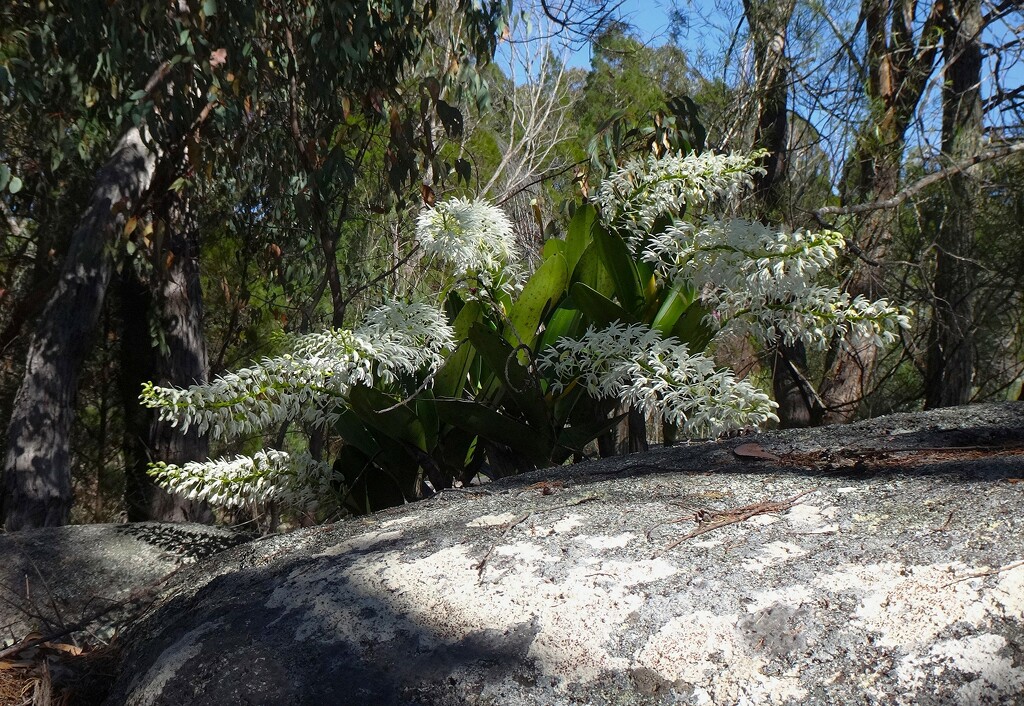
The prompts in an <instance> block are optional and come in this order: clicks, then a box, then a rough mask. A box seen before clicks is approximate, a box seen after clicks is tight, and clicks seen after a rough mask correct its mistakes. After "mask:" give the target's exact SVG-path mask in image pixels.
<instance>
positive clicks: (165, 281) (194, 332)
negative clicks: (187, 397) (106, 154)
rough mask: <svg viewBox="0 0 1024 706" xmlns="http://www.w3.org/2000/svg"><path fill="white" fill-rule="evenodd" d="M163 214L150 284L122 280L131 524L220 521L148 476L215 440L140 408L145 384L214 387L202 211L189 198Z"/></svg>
mask: <svg viewBox="0 0 1024 706" xmlns="http://www.w3.org/2000/svg"><path fill="white" fill-rule="evenodd" d="M156 215H157V227H156V229H157V232H158V233H162V237H158V238H156V242H160V243H162V246H163V247H161V248H160V249H158V250H157V251H156V252H155V253H153V254H152V261H153V266H154V272H153V273H152V274H151V275H150V276H149V277H148V278H146V279H145V280H144V279H143V278H141V277H139V276H138V275H137V274H136V271H135V270H134V269H133V268H130V267H126V268H125V271H124V272H123V274H122V277H121V292H122V314H123V329H122V338H121V358H122V395H123V398H124V407H125V440H124V450H125V500H126V504H127V508H128V520H129V521H130V522H139V521H145V520H163V521H172V522H177V521H190V522H212V521H213V520H214V515H213V512H212V511H211V510H210V508H209V506H208V505H207V504H206V503H197V502H193V501H189V500H186V499H184V498H182V497H180V496H177V495H172V494H170V493H168V492H167V491H165V490H163V489H162V488H160V487H159V486H157V485H156V484H155V483H154V482H153V479H152V478H150V477H149V475H148V474H147V473H146V469H147V468H148V467H149V464H151V463H153V462H155V461H165V462H167V463H173V464H182V463H185V462H188V461H201V460H205V459H206V458H207V457H208V455H209V444H208V442H207V438H206V437H205V436H200V435H199V433H198V431H197V430H196V429H195V428H192V429H189V430H188V432H186V433H182V431H181V428H180V427H173V426H171V425H170V424H169V423H168V422H162V421H160V419H159V415H158V414H157V413H156V411H155V410H151V409H146V408H144V407H142V406H141V405H140V404H139V391H140V389H141V386H142V384H143V383H144V382H147V381H153V382H155V383H157V384H158V385H163V386H175V387H184V386H188V385H192V384H196V383H203V382H206V381H207V378H208V376H209V363H208V360H207V352H206V340H205V337H204V335H203V326H202V322H203V301H202V289H201V287H200V281H199V242H198V241H199V234H198V224H197V222H196V218H195V213H194V211H193V209H191V208H190V202H189V200H188V199H186V198H182V197H177V196H175V197H170V198H168V199H167V201H166V202H165V203H164V204H162V206H161V209H160V211H159V212H158V213H157V214H156ZM153 328H157V329H159V330H160V331H161V332H162V340H154V336H153V330H152V329H153Z"/></svg>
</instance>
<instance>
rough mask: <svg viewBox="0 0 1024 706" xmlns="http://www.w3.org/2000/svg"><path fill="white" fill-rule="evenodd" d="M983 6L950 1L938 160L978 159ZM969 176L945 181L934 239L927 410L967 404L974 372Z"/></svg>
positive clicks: (963, 174) (976, 2) (971, 188)
mask: <svg viewBox="0 0 1024 706" xmlns="http://www.w3.org/2000/svg"><path fill="white" fill-rule="evenodd" d="M981 24H982V18H981V2H980V0H950V3H949V8H948V10H947V13H946V23H945V27H944V29H945V31H944V34H943V48H942V53H943V57H944V59H945V74H946V75H945V81H944V82H943V90H942V154H943V157H945V158H946V159H947V160H949V161H951V162H958V161H962V160H963V159H964V158H966V157H969V156H971V155H973V154H977V152H978V150H979V148H980V147H981V140H982V108H981ZM972 182H973V179H972V178H971V175H970V172H958V173H956V174H953V175H952V176H950V177H949V179H948V182H947V185H948V191H947V195H946V199H945V202H944V203H945V208H944V212H943V214H942V219H941V222H940V225H939V229H938V233H936V238H935V246H936V251H937V262H936V270H935V283H934V303H933V305H932V307H933V311H932V322H931V330H930V331H929V335H928V358H927V362H926V369H925V407H927V408H932V407H952V406H955V405H961V404H965V403H967V402H968V401H970V399H971V390H972V379H973V373H974V346H973V344H972V342H971V338H972V332H973V329H974V306H973V301H972V298H973V293H974V286H975V279H976V274H975V268H974V265H973V257H972V256H973V249H974V236H975V204H974V193H975V186H974V184H973V183H972Z"/></svg>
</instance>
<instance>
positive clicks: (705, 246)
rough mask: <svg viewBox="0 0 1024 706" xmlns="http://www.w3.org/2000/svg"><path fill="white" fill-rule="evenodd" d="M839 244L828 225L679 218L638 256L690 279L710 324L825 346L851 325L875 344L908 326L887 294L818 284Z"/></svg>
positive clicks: (676, 277)
mask: <svg viewBox="0 0 1024 706" xmlns="http://www.w3.org/2000/svg"><path fill="white" fill-rule="evenodd" d="M844 246H845V243H844V241H843V237H842V235H840V234H839V233H836V232H834V231H824V232H821V233H813V232H809V231H803V230H798V231H794V232H791V233H790V232H785V231H780V230H776V229H773V228H769V227H768V226H765V225H763V224H761V223H758V222H756V221H747V220H743V219H739V218H734V219H725V220H718V219H716V218H714V217H712V216H705V217H704V218H703V219H702V220H701V221H700V222H699V223H697V224H694V223H677V224H675V225H673V226H670V227H669V228H667V229H666V230H665V231H664V232H662V233H657V234H654V235H653V236H652V237H651V238H650V239H649V240H648V242H647V244H646V246H645V248H644V250H643V252H642V253H641V257H642V258H643V259H644V260H645V261H647V262H649V263H651V264H652V265H653V266H654V269H655V272H657V273H658V275H659V276H661V277H663V278H664V279H667V280H669V281H674V282H678V281H683V282H688V283H690V284H691V285H692V286H693V287H694V288H695V289H697V290H698V291H699V292H700V293H701V300H702V302H703V303H704V305H705V306H707V307H708V308H709V309H711V310H712V311H713V312H714V315H713V316H710V317H709V318H708V322H709V323H711V324H712V325H715V326H718V325H725V326H727V327H728V328H731V329H733V330H736V329H739V330H743V331H746V332H749V333H752V334H754V335H755V336H758V337H759V338H761V339H762V340H767V341H774V340H775V338H776V337H777V335H778V333H781V334H782V336H783V338H784V340H786V342H787V343H792V342H793V341H795V340H797V339H800V340H802V341H804V342H805V343H807V344H808V345H813V346H818V347H821V348H823V347H825V346H826V345H828V344H829V342H830V341H831V340H832V339H833V337H835V336H843V335H845V334H846V333H847V332H848V331H849V330H850V329H851V328H853V329H856V330H857V332H858V333H860V334H862V335H865V336H870V337H872V338H873V339H874V340H875V343H876V345H879V346H881V345H885V344H888V343H892V342H893V341H894V340H895V333H894V330H895V329H896V328H897V327H902V328H909V326H910V320H909V317H908V316H907V312H906V311H903V310H900V309H898V308H897V307H894V306H891V305H890V304H889V303H888V302H887V301H886V300H884V299H880V300H878V301H874V302H870V301H868V300H866V299H865V298H864V297H856V298H851V297H850V295H849V294H846V293H844V292H842V291H840V290H839V289H838V288H830V287H823V286H819V285H817V284H816V281H817V278H818V276H819V275H820V274H821V273H822V271H823V270H825V269H826V268H827V267H829V266H830V265H831V264H832V263H833V262H834V261H835V259H836V258H837V257H838V255H839V253H840V251H841V250H842V249H843V247H844Z"/></svg>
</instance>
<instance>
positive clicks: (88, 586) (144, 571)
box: [0, 522, 245, 645]
mask: <svg viewBox="0 0 1024 706" xmlns="http://www.w3.org/2000/svg"><path fill="white" fill-rule="evenodd" d="M244 540H245V537H243V536H242V535H239V534H237V533H235V532H232V531H231V530H227V529H220V528H216V527H208V526H205V525H196V524H188V523H180V524H172V523H157V522H138V523H132V524H124V525H69V526H66V527H48V528H43V529H36V530H26V531H23V532H11V533H7V534H0V645H5V644H11V643H13V642H16V641H18V640H20V639H22V638H24V637H25V636H26V635H27V634H28V633H29V632H32V631H38V632H41V633H43V634H50V633H52V632H54V631H57V630H60V629H62V628H63V627H65V626H69V625H73V624H75V623H79V622H81V621H83V620H84V619H87V618H88V617H89V616H91V615H93V614H95V613H97V612H99V611H102V610H103V609H105V608H107V607H108V606H111V605H114V604H118V603H119V602H122V601H124V600H125V599H126V598H128V597H129V596H130V595H132V593H133V591H138V590H140V589H143V588H145V587H147V586H150V585H152V584H153V583H154V582H157V581H159V580H160V579H162V578H164V577H166V576H167V575H168V574H170V573H172V572H173V571H175V570H177V569H178V568H180V567H181V566H183V565H186V564H189V563H192V562H195V561H197V560H198V559H201V558H205V557H207V556H210V555H212V554H214V553H216V552H218V551H223V550H224V549H227V548H228V547H231V546H234V545H236V544H238V543H239V542H241V541H244ZM131 608H132V606H124V609H123V610H122V609H120V608H119V609H117V610H114V611H112V612H111V613H110V614H108V615H106V616H104V618H103V619H102V620H100V621H99V622H98V623H94V624H92V625H89V626H88V627H89V629H91V630H94V631H99V632H100V633H105V635H101V636H105V637H109V633H110V632H111V631H112V630H113V629H114V628H116V627H117V625H118V623H119V622H122V621H123V620H124V619H125V618H126V617H127V616H128V614H129V613H130V612H131Z"/></svg>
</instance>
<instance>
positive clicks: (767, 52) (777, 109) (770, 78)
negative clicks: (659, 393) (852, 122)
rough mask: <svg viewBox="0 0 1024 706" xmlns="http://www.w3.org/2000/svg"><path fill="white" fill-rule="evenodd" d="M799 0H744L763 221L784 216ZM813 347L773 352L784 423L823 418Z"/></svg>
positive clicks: (774, 377) (757, 186) (796, 346)
mask: <svg viewBox="0 0 1024 706" xmlns="http://www.w3.org/2000/svg"><path fill="white" fill-rule="evenodd" d="M795 7H796V1H795V0H781V1H780V0H744V2H743V12H744V15H745V16H746V19H747V25H748V26H749V27H750V38H751V42H752V44H753V47H754V65H755V74H756V75H755V83H754V92H755V105H756V106H757V115H756V127H755V131H754V145H755V147H760V148H763V149H765V150H767V151H768V154H767V156H766V157H765V158H764V160H763V161H762V163H761V166H762V167H764V169H765V173H764V174H759V175H757V176H756V177H755V180H754V195H755V197H756V198H757V200H758V202H759V203H760V206H761V208H762V221H763V222H765V223H768V222H770V221H771V220H772V219H773V218H774V217H776V216H779V215H780V210H781V207H782V192H783V185H784V183H785V181H786V178H787V176H788V173H789V144H788V139H789V112H788V101H789V59H788V58H787V56H786V35H787V33H788V30H789V22H790V20H791V19H792V17H793V10H794V8H795ZM806 368H807V351H806V349H805V348H804V345H803V343H801V342H800V341H797V342H795V343H792V344H787V343H784V342H783V341H779V342H778V344H777V345H776V348H775V351H774V353H773V355H772V388H773V391H774V393H775V401H776V402H778V404H779V410H778V414H779V421H780V423H781V425H782V426H783V427H786V428H789V427H806V426H810V425H811V424H813V423H815V422H816V421H820V418H821V411H820V409H819V408H818V407H817V406H816V405H815V400H816V399H817V395H816V393H815V391H814V390H812V389H810V385H809V383H808V382H807V378H806V376H805V375H804V374H803V371H804V370H805V369H806Z"/></svg>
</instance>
